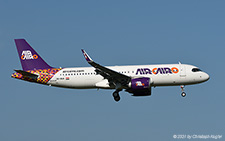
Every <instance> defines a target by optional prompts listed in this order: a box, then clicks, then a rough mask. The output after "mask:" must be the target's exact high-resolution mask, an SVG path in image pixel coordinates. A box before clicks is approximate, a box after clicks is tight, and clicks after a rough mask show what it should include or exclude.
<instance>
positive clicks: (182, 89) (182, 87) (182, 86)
mask: <svg viewBox="0 0 225 141" xmlns="http://www.w3.org/2000/svg"><path fill="white" fill-rule="evenodd" d="M180 88H181V91H182V93H181V96H182V97H185V96H186V93H185V92H184V85H181V86H180Z"/></svg>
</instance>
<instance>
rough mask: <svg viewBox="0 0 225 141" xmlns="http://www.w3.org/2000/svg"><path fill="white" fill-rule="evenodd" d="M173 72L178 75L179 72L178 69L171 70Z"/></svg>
mask: <svg viewBox="0 0 225 141" xmlns="http://www.w3.org/2000/svg"><path fill="white" fill-rule="evenodd" d="M171 70H172V72H173V73H178V72H179V70H178V68H176V67H173V68H171Z"/></svg>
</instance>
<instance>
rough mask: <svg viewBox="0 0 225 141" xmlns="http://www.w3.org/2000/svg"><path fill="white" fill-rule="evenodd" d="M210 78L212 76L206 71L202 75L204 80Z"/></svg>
mask: <svg viewBox="0 0 225 141" xmlns="http://www.w3.org/2000/svg"><path fill="white" fill-rule="evenodd" d="M209 78H210V76H209V75H208V74H207V73H205V72H204V73H203V75H202V79H203V81H208V80H209Z"/></svg>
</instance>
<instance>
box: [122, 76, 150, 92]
mask: <svg viewBox="0 0 225 141" xmlns="http://www.w3.org/2000/svg"><path fill="white" fill-rule="evenodd" d="M128 86H129V89H127V90H126V91H127V92H129V93H132V94H133V96H147V95H151V79H150V78H148V77H141V78H134V79H131V82H130V83H129V85H128Z"/></svg>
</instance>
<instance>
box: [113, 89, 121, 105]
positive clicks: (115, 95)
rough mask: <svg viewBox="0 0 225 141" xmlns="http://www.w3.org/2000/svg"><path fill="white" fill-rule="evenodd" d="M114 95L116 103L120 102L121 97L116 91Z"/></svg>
mask: <svg viewBox="0 0 225 141" xmlns="http://www.w3.org/2000/svg"><path fill="white" fill-rule="evenodd" d="M112 95H113V98H114V100H115V101H116V102H118V101H120V95H119V93H118V92H117V91H115V92H114V93H113V94H112Z"/></svg>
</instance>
